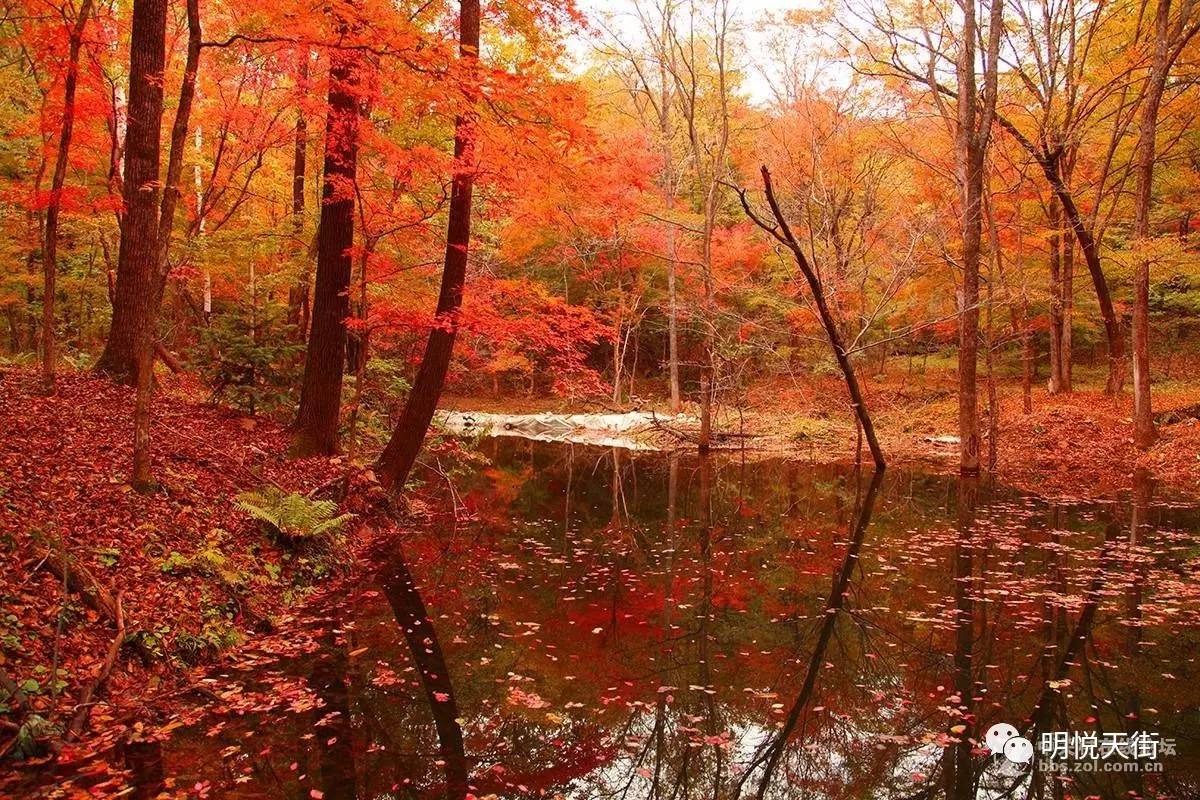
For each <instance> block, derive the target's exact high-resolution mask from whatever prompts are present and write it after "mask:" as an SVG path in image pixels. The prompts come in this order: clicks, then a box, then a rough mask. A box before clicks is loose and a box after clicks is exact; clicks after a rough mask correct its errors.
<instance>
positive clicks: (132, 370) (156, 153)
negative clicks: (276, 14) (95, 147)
mask: <svg viewBox="0 0 1200 800" xmlns="http://www.w3.org/2000/svg"><path fill="white" fill-rule="evenodd" d="M166 31H167V2H166V0H134V3H133V29H132V32H131V33H130V44H129V117H128V123H127V127H126V130H125V150H124V162H125V163H124V166H125V169H124V175H123V185H124V196H123V199H124V206H125V213H124V216H123V217H122V221H121V242H120V247H119V250H118V254H117V279H116V285H115V289H114V292H113V310H112V312H113V317H112V326H111V327H110V328H109V332H108V340H107V341H106V342H105V345H104V352H103V353H101V354H100V359H99V360H98V361H97V362H96V369H97V370H98V371H100V372H102V373H105V374H107V375H109V376H111V377H112V378H114V379H117V380H120V381H124V382H126V383H134V382H135V380H136V375H137V366H136V364H135V360H136V358H137V349H136V348H137V345H138V342H139V340H141V339H142V338H144V336H150V337H151V338H152V337H153V333H152V332H150V331H149V330H148V329H149V326H150V325H151V319H150V309H151V308H152V307H153V305H154V294H155V283H156V281H155V280H154V271H155V266H156V263H157V261H156V259H157V254H158V222H159V220H158V213H159V195H160V191H159V186H160V184H159V165H160V149H161V148H160V144H159V139H160V134H161V132H162V115H163V83H162V81H163V68H164V66H165V63H166Z"/></svg>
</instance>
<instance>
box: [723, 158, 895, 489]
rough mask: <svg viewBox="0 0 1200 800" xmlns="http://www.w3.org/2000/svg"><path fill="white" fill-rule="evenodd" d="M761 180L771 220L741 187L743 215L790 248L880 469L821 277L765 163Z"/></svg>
mask: <svg viewBox="0 0 1200 800" xmlns="http://www.w3.org/2000/svg"><path fill="white" fill-rule="evenodd" d="M762 180H763V191H764V192H765V193H766V195H767V204H768V205H769V206H770V208H771V214H772V216H774V218H775V224H774V225H772V224H770V223H768V222H767V221H766V220H763V219H761V218H760V217H759V216H758V214H756V213H755V211H754V209H753V208H751V206H750V201H749V200H748V199H747V197H746V193H745V192H744V191H742V192H739V197H740V199H741V201H742V208H743V209H744V210H745V212H746V216H748V217H750V220H751V221H752V222H753V223H754V224H755V225H757V226H758V227H760V228H762V229H763V230H765V231H766V232H767V233H770V234H771V235H772V236H774V237H775V239H776V240H777V241H778V242H779V243H780V244H782V245H783V246H784V247H786V248H787V249H788V250H790V251H791V253H792V257H793V258H794V259H795V260H796V264H797V265H798V266H799V267H800V272H801V273H803V274H804V279H805V280H806V281H807V282H808V288H809V289H810V290H811V291H812V295H813V303H814V304H815V305H816V307H817V315H818V317H820V319H821V326H822V327H823V328H824V329H825V335H826V336H827V337H829V345H830V347H832V348H833V356H834V358H835V359H837V363H838V368H839V369H841V371H842V378H843V379H844V380H845V382H846V390H847V391H848V392H849V394H850V403H851V405H852V406H853V407H854V415H855V417H856V418H857V419H858V424H859V426H860V427H861V428H862V432H863V436H865V437H866V440H867V446H868V447H869V448H870V450H871V458H872V459H874V461H875V466H876V468H877V469H883V468H884V467H885V466H887V462H886V461H885V460H884V457H883V449H882V448H881V447H880V446H879V440H878V438H877V437H876V436H875V425H874V424H872V422H871V414H870V412H868V411H867V402H866V398H865V397H864V396H863V393H862V388H861V387H860V386H859V383H858V375H857V374H855V371H854V364H853V363H852V362H851V361H850V354H849V353H848V352H847V351H846V347H845V345H844V344H843V342H842V334H841V332H840V331H839V330H838V324H837V320H836V319H835V318H834V316H833V312H832V311H831V310H830V309H829V304H828V303H827V302H826V301H825V288H824V287H823V286H822V285H821V279H820V277H818V275H817V271H816V270H815V269H814V268H813V266H812V265H811V264H810V263H809V261H808V257H807V256H806V255H805V254H804V248H802V247H801V246H800V243H799V241H797V239H796V236H795V234H793V233H792V229H791V226H790V225H788V222H787V218H786V217H785V216H784V214H783V209H782V208H781V207H780V205H779V201H778V200H777V199H776V197H775V190H774V187H773V186H772V185H771V173H770V171H769V170H768V169H767V168H766V167H765V166H764V167H763V168H762Z"/></svg>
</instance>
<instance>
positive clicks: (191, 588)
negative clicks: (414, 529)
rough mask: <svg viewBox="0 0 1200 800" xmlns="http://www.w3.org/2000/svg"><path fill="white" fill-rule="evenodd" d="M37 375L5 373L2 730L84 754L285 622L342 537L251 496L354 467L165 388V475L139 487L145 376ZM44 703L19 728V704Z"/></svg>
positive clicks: (159, 454) (161, 432) (0, 503)
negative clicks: (291, 454) (137, 451)
mask: <svg viewBox="0 0 1200 800" xmlns="http://www.w3.org/2000/svg"><path fill="white" fill-rule="evenodd" d="M36 386H37V384H36V380H35V376H34V375H33V374H32V373H28V372H23V371H12V372H5V373H0V430H3V431H4V436H3V437H0V476H2V477H0V560H3V562H4V563H5V564H7V565H9V567H8V568H6V569H4V570H3V571H0V598H2V599H0V608H2V609H3V612H2V613H3V616H2V617H0V668H2V670H3V673H4V677H5V678H6V679H7V681H8V682H9V689H11V688H12V686H13V685H15V686H16V687H17V688H18V689H19V690H20V697H19V698H14V697H13V696H12V692H11V691H0V698H4V699H3V704H4V705H5V706H6V708H5V709H0V710H3V711H11V712H12V713H10V714H8V715H7V717H0V718H2V719H4V724H5V727H4V729H3V734H4V735H3V737H2V738H0V743H2V744H3V746H4V748H5V750H6V754H7V752H8V751H11V750H13V749H15V748H25V749H27V750H29V751H30V752H29V753H27V755H32V756H35V757H37V756H39V755H41V756H42V757H46V755H45V752H46V751H45V745H46V744H47V743H51V744H53V746H54V747H55V748H58V747H62V748H63V752H61V753H60V754H59V760H60V761H69V760H71V759H72V758H74V757H79V756H83V755H85V754H86V752H91V751H94V750H96V749H99V748H103V747H106V746H108V745H109V744H111V741H110V739H111V736H110V734H113V733H114V732H115V731H118V730H119V729H120V728H121V727H122V724H123V722H124V721H125V720H128V719H134V718H137V719H149V720H153V719H157V718H162V717H163V716H164V715H165V714H169V713H170V709H171V706H172V703H174V702H176V701H177V700H178V698H179V697H180V696H181V692H184V691H185V690H186V688H187V687H188V686H189V685H191V683H192V679H193V677H194V675H193V673H194V672H195V671H196V670H199V669H203V665H204V664H206V663H207V662H210V661H212V660H213V659H215V658H216V657H217V655H218V654H219V652H220V651H222V650H224V649H226V648H229V647H232V646H234V645H237V644H239V643H241V642H245V641H247V640H248V639H250V638H251V637H254V636H256V635H260V634H262V633H264V632H267V631H269V630H271V629H273V628H277V627H278V626H279V625H280V624H282V623H283V622H284V621H285V620H286V618H287V614H288V612H289V609H290V608H292V607H293V606H295V605H296V604H298V603H299V602H300V601H302V600H303V599H304V598H305V597H306V596H307V595H308V594H309V593H310V592H312V591H313V590H314V589H315V588H316V587H319V586H320V585H321V584H322V582H323V580H324V579H325V578H326V577H327V575H329V574H330V573H331V572H333V571H335V570H337V569H338V567H339V565H338V564H337V563H336V555H335V554H334V553H331V552H328V551H325V550H322V549H321V548H316V547H296V546H294V544H289V543H288V542H286V541H284V540H281V538H280V536H279V535H278V532H277V531H276V532H273V531H272V530H271V527H270V526H269V525H264V524H262V523H261V522H260V521H257V520H254V519H252V518H251V516H250V515H248V514H247V513H245V512H244V511H243V510H241V509H239V508H238V507H237V505H236V503H237V497H238V495H239V494H241V493H243V492H247V491H250V492H254V491H260V490H262V489H263V487H269V488H270V489H272V490H274V491H281V492H283V493H306V492H309V491H310V490H312V489H313V488H314V487H320V486H322V485H324V484H326V483H327V482H328V481H330V480H331V479H336V478H337V476H338V475H339V473H340V472H341V471H342V469H343V467H342V465H341V464H339V463H338V462H337V460H336V459H334V460H329V459H323V458H315V459H301V460H297V459H288V458H286V450H287V447H288V438H287V435H286V431H285V430H284V429H283V427H282V426H281V425H279V424H277V423H274V422H271V421H267V420H261V419H253V420H252V419H249V418H246V417H243V416H240V415H237V414H234V413H231V412H228V411H226V410H223V409H221V408H219V407H216V406H211V405H207V404H203V403H199V402H192V401H189V400H186V399H181V398H180V397H178V396H172V392H171V391H170V389H171V388H173V389H174V390H176V392H177V391H178V389H179V388H180V387H178V386H176V387H167V388H168V391H166V392H164V394H165V395H166V396H165V397H163V398H162V399H160V400H159V401H158V402H157V403H156V407H155V423H154V437H155V441H156V447H155V465H154V466H155V470H154V472H155V475H156V477H157V479H158V481H159V487H158V489H157V490H156V491H155V492H153V493H151V494H148V495H142V494H138V493H136V492H133V491H131V490H130V488H129V486H128V484H127V475H128V469H129V453H130V443H131V439H132V424H131V420H130V414H129V409H130V408H132V405H133V398H132V393H131V390H130V389H127V388H125V387H121V386H116V385H113V384H112V383H110V382H108V381H105V380H100V379H97V378H93V377H89V376H86V375H65V376H63V377H62V378H60V380H59V385H58V391H57V392H56V393H55V394H54V395H53V396H50V397H46V396H43V395H41V394H39V393H38V392H37V390H36ZM62 563H67V564H69V565H72V567H73V569H72V570H71V576H72V577H71V578H70V579H69V580H66V581H64V579H63V577H62V575H61V574H60V573H61V572H62V571H63V570H62V569H61V568H60V569H57V570H56V569H54V568H53V567H54V565H56V564H62ZM76 575H85V576H87V577H86V578H81V579H78V580H82V581H83V582H84V583H87V582H89V581H92V582H94V583H93V584H92V587H91V588H90V589H89V588H88V586H86V585H85V586H82V587H81V586H77V585H75V584H76V582H77V578H76V577H75V576H76ZM64 583H65V584H66V585H64ZM97 587H98V589H99V590H98V591H97ZM117 603H119V605H120V611H121V616H122V617H123V620H122V621H123V623H124V628H125V636H124V640H125V646H124V649H123V652H122V653H121V657H119V658H117V659H116V660H115V663H114V666H113V668H112V670H111V674H110V675H109V678H108V680H107V682H106V685H104V686H100V687H97V691H96V692H95V697H94V698H93V699H92V704H91V705H90V719H89V720H87V724H86V726H85V727H84V729H83V731H82V732H81V734H82V735H80V736H78V737H77V738H78V740H79V742H82V743H84V744H73V743H66V742H64V740H65V739H67V738H72V737H70V736H69V728H70V726H71V723H72V722H73V721H74V719H75V717H76V716H77V714H78V708H77V707H78V706H79V704H80V699H81V695H83V693H84V692H86V691H87V689H88V687H89V686H91V685H93V684H94V683H95V682H96V678H97V677H98V676H99V674H100V673H102V671H103V669H104V666H105V661H106V653H108V651H109V650H110V647H111V645H112V642H113V640H114V637H115V636H116V630H117V625H116V620H115V619H114V616H113V613H112V612H113V611H114V608H113V605H114V604H117ZM17 706H24V708H18V707H17ZM18 712H22V713H18ZM31 718H32V719H35V720H37V724H36V725H32V726H30V725H23V726H22V728H23V730H21V731H16V730H15V723H13V722H10V721H9V720H10V719H24V720H26V721H27V720H29V719H31ZM31 738H32V739H33V740H35V741H30V739H31ZM79 751H84V752H79ZM2 793H3V790H2V789H0V794H2Z"/></svg>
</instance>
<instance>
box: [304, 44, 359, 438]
mask: <svg viewBox="0 0 1200 800" xmlns="http://www.w3.org/2000/svg"><path fill="white" fill-rule="evenodd" d="M340 27H341V33H342V35H343V36H345V34H346V32H347V25H346V23H344V22H343V23H341V26H340ZM361 66H362V65H361V63H360V59H359V56H358V55H357V53H356V51H355V50H353V49H335V50H334V51H333V53H332V54H331V55H330V65H329V112H328V115H327V116H326V119H325V162H324V167H323V169H322V174H323V176H324V177H323V180H324V185H323V189H322V194H321V197H322V202H321V221H320V224H319V225H318V227H317V277H316V287H315V291H314V295H313V304H312V332H311V334H310V335H309V337H308V351H307V356H306V357H305V361H304V380H303V383H302V385H301V388H300V409H299V411H298V412H297V414H296V426H295V438H294V450H295V451H296V452H297V453H298V454H305V455H308V454H314V453H333V452H334V451H335V450H336V449H337V440H338V416H339V413H340V410H341V398H342V377H343V373H344V371H345V363H346V319H347V317H349V315H350V296H349V289H350V271H351V261H352V255H351V252H350V249H351V248H352V247H353V246H354V186H355V181H356V179H357V175H358V147H359V125H360V121H361V117H362V115H361V112H360V99H359V87H360V86H361V82H362V76H361V75H359V71H360V69H361Z"/></svg>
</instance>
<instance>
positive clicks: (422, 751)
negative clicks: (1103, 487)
mask: <svg viewBox="0 0 1200 800" xmlns="http://www.w3.org/2000/svg"><path fill="white" fill-rule="evenodd" d="M481 448H482V450H483V453H484V455H485V456H486V457H487V458H488V460H489V463H487V464H486V465H484V466H481V467H480V468H479V469H478V470H476V471H474V472H473V473H472V474H470V475H469V476H466V477H458V478H455V479H454V484H455V488H454V491H453V493H452V494H448V495H447V500H446V502H447V506H454V507H456V508H457V511H458V514H457V520H451V519H446V520H444V521H441V522H439V523H438V524H437V525H435V526H433V527H432V529H431V530H428V531H424V532H419V533H412V534H407V535H406V536H405V537H404V539H403V540H402V541H401V542H400V544H399V546H398V547H396V548H394V549H393V550H392V551H390V552H389V553H388V554H386V555H385V556H384V557H382V558H381V560H380V562H379V565H378V567H377V569H376V570H374V571H372V572H369V573H368V574H367V575H366V576H364V578H363V579H362V581H361V582H360V583H359V584H358V585H356V586H354V587H353V589H352V590H350V591H348V592H346V593H342V594H340V595H339V596H337V597H335V598H331V599H329V600H328V602H327V603H326V605H325V606H324V607H322V608H321V609H320V612H319V613H318V614H317V615H316V618H315V619H310V620H308V621H306V622H304V623H297V629H296V630H295V631H293V632H292V633H291V636H292V639H293V640H294V641H299V642H302V644H301V645H297V646H296V647H295V649H294V650H291V649H289V648H284V650H285V651H286V652H276V653H274V654H270V653H265V652H264V653H261V654H253V655H252V656H251V657H249V658H246V659H243V662H242V664H241V665H240V666H239V668H238V669H236V670H228V671H226V673H225V676H224V677H222V678H220V680H219V681H218V682H217V683H214V686H215V687H217V688H216V690H217V691H219V692H221V693H222V694H221V696H222V697H223V698H225V701H224V702H223V703H222V704H220V705H218V706H217V709H218V712H217V713H216V715H215V716H213V717H210V718H208V719H205V720H204V721H203V722H201V723H200V724H197V725H195V726H192V727H191V728H188V729H184V730H181V731H178V732H177V733H176V735H175V736H173V737H172V738H171V739H170V740H169V741H167V742H166V743H165V745H164V749H163V764H164V767H165V772H166V774H167V775H168V776H170V777H172V778H174V780H175V784H176V786H177V787H179V788H184V787H186V788H189V789H193V790H198V791H201V792H207V793H208V795H209V796H212V797H247V798H249V797H272V798H274V797H278V798H308V797H314V798H316V797H324V798H326V799H327V800H331V799H334V798H390V797H396V798H440V797H453V798H462V797H465V796H467V795H475V796H476V797H484V796H487V795H491V794H494V795H497V796H500V797H505V798H533V797H555V796H561V797H564V798H630V799H632V798H664V799H665V798H678V799H679V800H685V799H686V800H691V799H692V798H705V799H707V798H735V797H769V798H801V797H803V798H937V797H948V798H1000V797H1012V798H1021V797H1048V798H1061V797H1078V798H1083V797H1089V796H1095V797H1102V798H1117V797H1139V796H1140V797H1177V798H1185V797H1196V796H1198V795H1200V725H1198V723H1200V714H1198V702H1200V682H1197V680H1196V673H1197V670H1196V654H1197V646H1196V645H1197V641H1198V640H1200V627H1198V622H1200V592H1198V591H1197V590H1198V589H1200V573H1198V567H1200V547H1198V545H1200V511H1197V509H1195V508H1188V507H1186V506H1181V505H1174V504H1171V503H1169V502H1166V499H1165V498H1162V497H1160V496H1157V495H1156V492H1155V489H1154V487H1153V485H1152V484H1151V483H1150V482H1143V483H1141V484H1140V485H1139V490H1138V491H1137V492H1136V493H1135V496H1134V497H1131V498H1128V499H1127V500H1126V501H1125V502H1123V503H1117V504H1111V505H1097V504H1088V503H1075V502H1063V501H1058V502H1051V501H1047V500H1044V499H1039V498H1036V497H1031V496H1027V495H1023V494H1020V493H1017V492H1014V491H1009V490H1006V489H1003V488H1000V487H995V486H990V485H988V484H987V483H986V482H984V483H966V482H961V481H960V480H959V479H957V478H954V477H945V476H933V475H924V474H920V473H915V472H906V471H904V470H889V471H888V472H887V474H886V476H885V477H884V478H883V479H882V480H880V479H873V477H872V476H871V475H870V474H856V473H855V472H854V471H853V469H851V468H848V467H814V466H811V465H805V464H798V463H793V462H788V461H784V460H766V461H763V460H753V461H743V460H742V459H740V458H739V457H737V456H734V457H728V456H726V457H722V458H712V459H707V460H700V459H699V458H697V457H695V456H691V455H665V454H646V453H631V452H628V451H622V450H611V449H597V448H588V447H583V446H579V445H566V444H547V443H530V442H524V441H519V440H490V441H485V442H484V443H483V444H482V445H481ZM230 687H234V688H233V689H232V690H231V689H230ZM222 706H224V708H222ZM264 706H269V708H266V709H265V710H264ZM997 723H1008V724H1010V725H1011V726H1013V728H1014V729H1015V730H1013V731H1010V735H1011V734H1012V733H1016V734H1018V735H1022V736H1023V737H1025V738H1026V739H1028V740H1029V741H1030V742H1032V743H1034V744H1035V747H1036V746H1039V745H1040V743H1042V742H1043V741H1044V742H1046V743H1047V744H1048V743H1051V742H1056V741H1057V742H1059V743H1060V744H1062V746H1063V749H1064V750H1066V751H1067V752H1065V753H1064V752H1061V751H1060V752H1058V753H1057V755H1058V756H1060V758H1059V759H1058V760H1052V759H1050V758H1049V757H1048V755H1043V754H1038V755H1036V756H1035V757H1034V760H1033V762H1030V763H1026V764H1021V763H1017V762H1016V761H1012V760H1010V759H1009V758H1008V757H1007V756H1005V755H1004V754H1003V753H1001V754H996V755H992V754H990V753H989V751H988V749H987V740H986V739H985V732H986V731H987V730H988V729H989V728H990V727H991V726H993V725H994V724H997ZM1090 735H1095V737H1096V738H1095V740H1092V739H1090V738H1088V737H1089V736H1090ZM1056 737H1057V738H1056ZM1093 742H1094V744H1095V746H1094V749H1092V745H1093ZM1105 742H1107V745H1108V746H1107V750H1108V752H1107V753H1105V752H1104V750H1105V747H1104V746H1103V743H1105ZM1122 743H1123V744H1122ZM1130 743H1133V744H1132V745H1131V744H1130ZM1118 744H1122V746H1121V747H1118ZM1126 745H1130V746H1133V745H1136V746H1138V751H1137V753H1136V755H1139V756H1140V757H1138V758H1131V757H1129V756H1130V755H1134V754H1135V753H1134V752H1133V751H1132V750H1131V749H1130V747H1127V746H1126ZM1072 747H1078V748H1080V749H1079V750H1078V752H1071V748H1072ZM1064 755H1065V756H1067V757H1068V758H1067V759H1066V760H1063V759H1062V758H1061V757H1062V756H1064ZM1072 755H1077V756H1081V758H1077V759H1075V760H1071V759H1070V756H1072ZM1131 765H1132V766H1131ZM1059 770H1071V771H1059Z"/></svg>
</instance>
